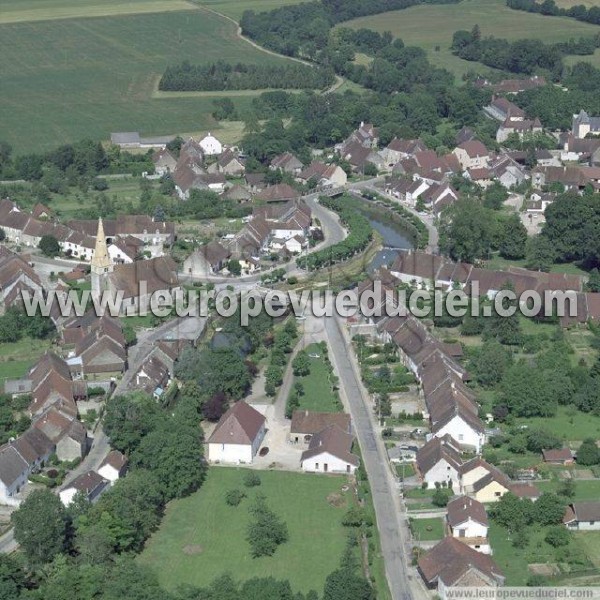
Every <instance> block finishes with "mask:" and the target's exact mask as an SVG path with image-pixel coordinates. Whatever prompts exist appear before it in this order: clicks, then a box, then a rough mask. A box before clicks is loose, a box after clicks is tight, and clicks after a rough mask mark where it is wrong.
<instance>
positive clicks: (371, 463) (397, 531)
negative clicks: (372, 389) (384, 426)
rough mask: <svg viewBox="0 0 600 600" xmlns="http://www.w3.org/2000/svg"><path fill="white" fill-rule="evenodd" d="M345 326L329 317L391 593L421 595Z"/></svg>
mask: <svg viewBox="0 0 600 600" xmlns="http://www.w3.org/2000/svg"><path fill="white" fill-rule="evenodd" d="M341 327H342V325H340V323H339V321H338V319H337V318H335V317H334V318H325V334H326V336H327V339H328V341H329V347H330V348H331V352H332V359H333V362H334V364H335V366H336V369H337V372H338V376H339V379H340V385H341V391H342V392H343V395H344V396H345V398H346V400H347V403H348V407H349V409H350V414H351V415H352V423H353V426H354V429H355V433H356V436H357V438H358V441H359V443H360V448H361V451H362V457H363V462H364V465H365V468H366V470H367V473H368V476H369V482H370V486H371V494H372V498H373V505H374V507H375V513H376V515H377V526H378V528H379V532H380V538H381V550H382V553H383V557H384V560H385V572H386V576H387V580H388V584H389V587H390V592H391V595H392V598H393V599H394V600H411V599H412V598H420V597H422V596H423V593H422V592H421V589H420V588H419V586H418V583H417V582H415V581H414V580H413V578H412V576H411V575H409V573H408V570H407V565H408V564H409V563H408V550H409V548H408V540H409V537H408V530H407V524H406V515H405V513H404V511H403V510H402V507H401V504H400V499H399V490H398V488H397V485H396V483H395V480H394V479H393V477H392V475H391V472H390V469H389V466H388V461H387V456H386V453H385V447H384V445H383V441H382V440H381V438H380V436H379V435H377V430H376V428H375V424H374V417H373V411H372V410H371V408H370V401H369V398H368V394H367V392H366V390H365V389H364V388H363V386H362V382H361V380H360V376H359V371H358V366H357V364H356V362H355V359H354V355H353V353H352V350H351V349H350V344H349V341H348V340H347V339H345V337H344V335H343V333H342V330H341Z"/></svg>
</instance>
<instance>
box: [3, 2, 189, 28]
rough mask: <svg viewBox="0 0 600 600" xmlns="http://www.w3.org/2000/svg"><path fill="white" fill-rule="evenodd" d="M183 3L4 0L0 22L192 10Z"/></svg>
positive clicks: (187, 3) (186, 3) (187, 4)
mask: <svg viewBox="0 0 600 600" xmlns="http://www.w3.org/2000/svg"><path fill="white" fill-rule="evenodd" d="M194 8H195V6H194V5H193V4H192V3H191V2H186V1H185V0H80V2H73V1H72V0H25V1H22V0H3V1H2V11H1V12H0V23H19V22H24V21H47V20H52V19H71V18H73V17H107V16H111V15H128V14H143V13H158V12H168V11H172V10H191V9H194Z"/></svg>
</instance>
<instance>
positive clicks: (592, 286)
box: [0, 240, 600, 293]
mask: <svg viewBox="0 0 600 600" xmlns="http://www.w3.org/2000/svg"><path fill="white" fill-rule="evenodd" d="M0 241H1V240H0ZM585 289H586V290H587V291H588V292H596V293H598V292H600V271H598V269H592V270H591V271H590V276H589V279H588V281H587V283H586V284H585Z"/></svg>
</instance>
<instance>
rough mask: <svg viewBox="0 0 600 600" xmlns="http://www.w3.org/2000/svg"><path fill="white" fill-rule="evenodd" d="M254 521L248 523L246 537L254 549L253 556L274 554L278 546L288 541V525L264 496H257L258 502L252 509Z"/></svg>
mask: <svg viewBox="0 0 600 600" xmlns="http://www.w3.org/2000/svg"><path fill="white" fill-rule="evenodd" d="M250 512H251V513H252V514H253V515H254V521H252V522H250V524H249V525H248V533H247V536H246V539H247V540H248V542H249V543H250V547H251V549H252V557H253V558H258V557H260V556H273V554H274V553H275V550H277V546H279V545H280V544H283V543H285V542H287V540H288V537H289V534H288V528H287V525H286V524H285V523H284V522H283V521H282V520H281V519H280V518H279V517H278V516H277V515H276V514H275V513H274V512H272V511H271V510H269V508H268V507H267V504H266V502H265V498H264V496H261V495H259V496H257V497H256V503H255V504H254V506H253V507H252V508H251V509H250Z"/></svg>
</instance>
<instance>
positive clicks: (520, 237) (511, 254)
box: [499, 214, 527, 260]
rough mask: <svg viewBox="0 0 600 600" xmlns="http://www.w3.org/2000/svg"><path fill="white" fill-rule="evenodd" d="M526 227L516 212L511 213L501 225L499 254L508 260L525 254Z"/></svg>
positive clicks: (522, 256)
mask: <svg viewBox="0 0 600 600" xmlns="http://www.w3.org/2000/svg"><path fill="white" fill-rule="evenodd" d="M526 244H527V229H526V228H525V225H523V223H522V222H521V217H520V216H519V215H517V214H513V215H511V216H510V217H509V218H508V219H506V221H505V222H504V224H503V225H502V240H501V242H500V248H499V250H500V254H501V256H503V257H504V258H508V259H509V260H518V259H520V258H524V256H525V251H526V250H525V246H526Z"/></svg>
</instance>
